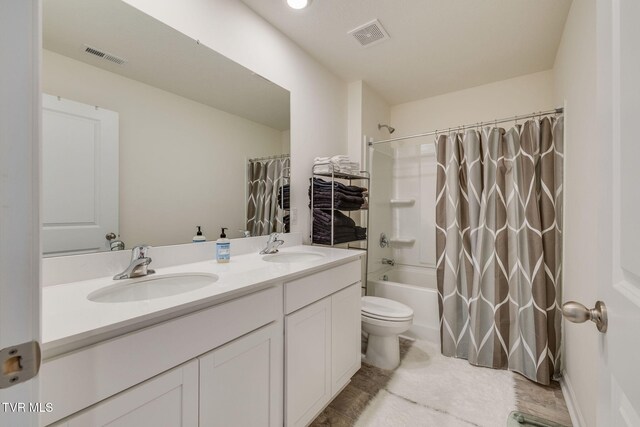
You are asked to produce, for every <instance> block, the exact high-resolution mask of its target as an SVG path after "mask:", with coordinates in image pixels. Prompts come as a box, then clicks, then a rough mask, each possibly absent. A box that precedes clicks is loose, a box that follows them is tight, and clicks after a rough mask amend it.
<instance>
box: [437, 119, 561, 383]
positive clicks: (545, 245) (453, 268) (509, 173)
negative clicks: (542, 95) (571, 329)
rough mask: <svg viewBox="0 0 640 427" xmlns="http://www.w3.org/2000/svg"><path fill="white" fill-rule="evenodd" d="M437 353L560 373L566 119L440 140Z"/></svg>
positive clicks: (543, 374)
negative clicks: (440, 348)
mask: <svg viewBox="0 0 640 427" xmlns="http://www.w3.org/2000/svg"><path fill="white" fill-rule="evenodd" d="M436 151H437V160H438V177H437V202H436V228H437V231H436V233H437V240H436V252H437V279H438V293H439V310H440V339H441V343H442V353H443V354H444V355H446V356H454V357H460V358H465V359H468V360H469V362H470V363H472V364H474V365H479V366H487V367H491V368H501V369H509V370H512V371H516V372H519V373H521V374H523V375H524V376H526V377H527V378H529V379H531V380H533V381H536V382H538V383H541V384H549V382H550V380H551V379H552V378H553V377H554V376H557V375H558V374H559V372H560V321H561V311H560V302H561V269H562V264H561V260H562V238H561V234H562V197H563V191H562V179H563V178H562V174H563V172H562V165H563V161H562V160H563V118H562V117H559V118H557V119H556V118H549V117H546V118H543V119H541V120H529V121H527V122H525V123H524V124H523V125H521V126H516V127H514V128H511V129H509V130H506V131H505V129H502V128H496V127H494V128H491V127H486V128H484V129H483V130H482V132H478V131H476V130H467V131H466V132H465V133H464V134H462V133H458V132H454V133H450V134H449V135H440V136H439V137H437V139H436Z"/></svg>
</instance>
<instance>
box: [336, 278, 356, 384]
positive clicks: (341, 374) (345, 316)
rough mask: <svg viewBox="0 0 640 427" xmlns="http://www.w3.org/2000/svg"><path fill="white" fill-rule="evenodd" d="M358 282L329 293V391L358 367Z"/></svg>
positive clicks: (341, 382)
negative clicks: (331, 293)
mask: <svg viewBox="0 0 640 427" xmlns="http://www.w3.org/2000/svg"><path fill="white" fill-rule="evenodd" d="M360 301H361V299H360V282H358V283H356V284H354V285H351V286H349V287H348V288H346V289H343V290H341V291H340V292H336V293H335V294H333V295H331V394H332V395H334V396H335V395H336V394H337V393H338V392H339V391H340V390H341V389H342V388H343V387H344V386H345V385H347V383H348V382H349V381H350V380H351V377H352V376H353V374H355V373H356V372H357V371H358V369H360V362H361V356H360V328H361V322H360Z"/></svg>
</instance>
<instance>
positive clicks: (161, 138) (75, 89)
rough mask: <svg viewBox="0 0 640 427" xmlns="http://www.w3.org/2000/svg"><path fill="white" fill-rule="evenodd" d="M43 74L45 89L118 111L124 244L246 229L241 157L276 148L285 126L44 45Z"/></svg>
mask: <svg viewBox="0 0 640 427" xmlns="http://www.w3.org/2000/svg"><path fill="white" fill-rule="evenodd" d="M42 74H43V75H42V79H43V91H44V92H45V93H49V94H52V95H55V96H61V97H62V98H66V99H71V100H74V101H78V102H83V103H86V104H89V105H99V106H101V107H104V108H106V109H109V110H113V111H116V112H117V113H118V114H119V117H120V144H119V145H120V160H119V163H120V165H119V167H120V170H119V175H120V191H119V193H120V203H119V204H120V212H119V223H120V235H121V237H122V239H123V240H124V241H125V243H126V245H127V247H128V248H131V247H132V246H133V245H136V244H139V243H147V244H150V245H154V246H159V245H169V244H175V243H178V242H182V243H187V242H189V241H190V240H191V237H192V236H193V234H194V230H195V226H196V225H200V226H202V230H203V232H204V234H205V236H207V237H208V238H209V239H212V240H214V239H215V238H216V236H217V234H218V232H219V227H222V226H225V227H228V228H229V230H231V231H232V232H231V234H230V235H231V236H238V231H237V230H240V229H245V227H246V224H245V221H244V217H243V213H244V212H245V205H246V199H245V192H244V188H245V187H244V184H245V182H246V175H245V172H244V166H245V162H246V159H247V158H249V157H261V156H270V155H274V154H278V153H280V151H281V147H282V145H283V144H282V140H283V135H282V134H283V132H281V131H279V130H276V129H272V128H270V127H268V126H265V125H262V124H259V123H255V122H252V121H249V120H247V119H244V118H242V117H239V116H236V115H233V114H229V113H226V112H224V111H221V110H218V109H215V108H212V107H210V106H207V105H204V104H201V103H198V102H195V101H192V100H190V99H187V98H184V97H181V96H178V95H175V94H173V93H170V92H167V91H164V90H161V89H158V88H156V87H153V86H149V85H147V84H144V83H141V82H138V81H136V80H132V79H129V78H126V77H123V76H121V75H119V74H115V73H111V72H109V71H106V70H103V69H101V68H97V67H94V66H91V65H88V64H85V63H83V62H80V61H76V60H74V59H71V58H68V57H66V56H62V55H59V54H57V53H54V52H51V51H47V50H45V51H43V73H42ZM185 135H188V137H185ZM231 141H232V142H233V143H230V142H231ZM154 158H158V159H161V161H154V160H153V159H154ZM143 159H144V161H143ZM168 159H171V162H172V165H173V166H172V168H171V170H170V171H169V170H167V167H166V162H167V160H168ZM114 173H118V171H114ZM141 218H144V220H141Z"/></svg>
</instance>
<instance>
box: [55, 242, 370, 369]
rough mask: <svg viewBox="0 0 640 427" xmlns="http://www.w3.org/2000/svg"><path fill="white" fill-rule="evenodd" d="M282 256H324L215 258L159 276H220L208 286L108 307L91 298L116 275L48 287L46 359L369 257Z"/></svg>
mask: <svg viewBox="0 0 640 427" xmlns="http://www.w3.org/2000/svg"><path fill="white" fill-rule="evenodd" d="M280 252H281V253H286V252H315V253H319V254H322V255H324V256H323V257H322V258H320V259H317V260H313V261H308V262H298V263H274V262H266V261H263V260H262V257H263V256H264V255H259V254H257V253H252V254H245V255H237V256H233V257H232V258H231V261H230V262H229V263H228V264H219V263H217V262H216V261H215V260H211V261H204V262H197V263H193V264H183V265H177V266H172V267H165V268H159V269H156V273H155V274H154V276H158V275H164V274H176V273H210V274H216V275H217V276H219V278H218V280H217V281H216V282H215V283H213V284H211V285H209V286H205V287H203V288H200V289H196V290H193V291H190V292H185V293H182V294H178V295H173V296H168V297H162V298H157V299H153V300H143V301H130V302H118V303H103V302H93V301H90V300H89V299H87V296H88V295H89V294H90V293H92V292H94V291H96V290H97V289H101V288H104V287H106V286H109V285H113V284H117V283H119V282H120V281H114V280H112V279H111V277H103V278H99V279H92V280H85V281H81V282H73V283H66V284H61V285H55V286H47V287H45V288H43V289H42V343H43V356H44V358H45V359H47V358H50V357H54V356H56V355H58V354H61V353H66V352H68V351H72V350H74V349H77V348H80V347H84V346H86V345H90V344H93V343H95V342H98V341H102V340H104V339H108V338H111V337H113V336H117V335H121V334H123V333H127V332H130V331H132V330H136V329H139V328H140V327H144V326H148V325H151V324H154V323H158V322H160V321H163V320H167V319H170V318H172V317H176V316H179V315H183V314H186V313H189V312H191V311H195V310H198V309H200V308H205V307H207V306H211V305H215V304H217V303H220V302H223V301H228V300H230V299H233V298H235V297H238V296H241V295H245V294H248V293H251V292H254V291H257V290H259V289H262V288H266V287H268V286H271V285H272V284H275V283H280V282H285V281H289V280H291V279H294V278H297V277H300V276H304V275H307V274H310V273H314V272H316V271H322V270H325V269H326V268H330V267H333V266H337V265H340V264H344V263H346V262H349V261H353V260H356V259H358V258H360V257H361V256H363V255H364V254H363V252H362V251H358V250H345V249H335V248H329V247H320V246H303V245H301V246H293V247H288V248H285V249H281V250H280ZM150 267H151V268H153V263H152V264H151V266H150ZM148 277H152V276H148Z"/></svg>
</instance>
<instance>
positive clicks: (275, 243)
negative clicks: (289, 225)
mask: <svg viewBox="0 0 640 427" xmlns="http://www.w3.org/2000/svg"><path fill="white" fill-rule="evenodd" d="M283 243H284V240H280V239H278V233H271V235H270V236H269V240H267V246H266V247H265V248H264V249H263V250H261V251H260V254H261V255H264V254H275V253H277V252H278V248H279V247H280V246H281V245H282V244H283Z"/></svg>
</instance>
